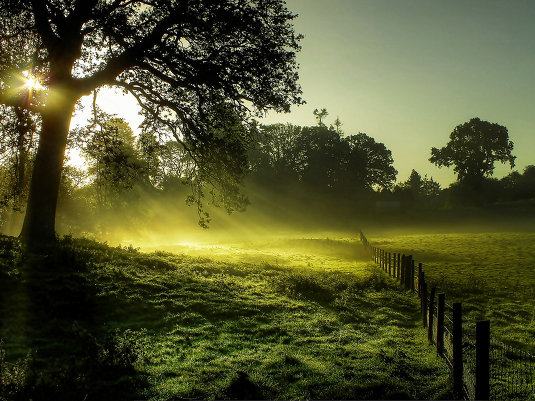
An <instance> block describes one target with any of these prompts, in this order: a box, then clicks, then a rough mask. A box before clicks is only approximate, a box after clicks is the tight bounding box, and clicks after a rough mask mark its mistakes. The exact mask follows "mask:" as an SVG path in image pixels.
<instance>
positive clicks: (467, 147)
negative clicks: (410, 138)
mask: <svg viewBox="0 0 535 401" xmlns="http://www.w3.org/2000/svg"><path fill="white" fill-rule="evenodd" d="M512 150H513V142H512V141H510V140H509V134H508V131H507V128H506V127H504V126H502V125H499V124H496V123H489V122H487V121H481V120H480V119H479V118H472V119H471V120H470V121H468V122H466V123H464V124H461V125H458V126H457V127H455V129H454V130H453V132H452V133H451V134H450V141H449V142H448V144H447V145H446V146H445V147H443V148H441V149H437V148H432V149H431V158H430V159H429V161H430V162H431V163H434V164H435V165H437V166H438V167H442V166H445V167H450V166H454V168H453V169H454V171H455V173H456V174H457V179H458V181H459V182H461V183H463V184H466V185H469V186H472V187H477V186H478V185H479V184H481V182H482V181H483V179H484V177H486V176H487V177H488V176H491V175H492V174H493V172H494V163H495V162H497V161H499V162H501V163H507V162H508V163H509V165H510V166H511V168H512V167H514V165H515V156H513V155H512V154H511V152H512Z"/></svg>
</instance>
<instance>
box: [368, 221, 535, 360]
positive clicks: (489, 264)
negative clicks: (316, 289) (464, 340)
mask: <svg viewBox="0 0 535 401" xmlns="http://www.w3.org/2000/svg"><path fill="white" fill-rule="evenodd" d="M368 240H369V241H370V242H371V243H372V244H373V245H374V246H378V247H380V248H382V249H385V250H386V251H389V252H399V253H402V254H407V255H408V254H411V255H413V257H414V259H415V260H416V262H421V263H422V264H423V270H424V271H425V274H426V279H427V281H428V282H429V283H430V284H429V286H430V287H431V286H434V285H436V286H437V291H438V292H444V293H446V298H447V302H449V303H452V302H462V304H463V316H464V320H465V322H466V328H467V329H470V328H473V323H474V322H475V321H476V320H490V321H491V333H492V335H493V336H495V337H496V338H497V339H499V340H501V341H503V342H505V343H507V344H510V345H513V346H516V347H518V348H521V349H523V350H526V351H528V352H531V353H532V354H535V343H534V342H533V338H534V336H535V318H534V311H535V233H532V232H511V231H505V232H477V231H473V230H466V231H464V232H460V233H459V232H457V233H455V232H449V233H436V232H435V233H423V234H407V233H406V232H405V233H402V232H399V231H398V232H396V233H392V232H376V233H374V234H373V235H371V236H369V237H368Z"/></svg>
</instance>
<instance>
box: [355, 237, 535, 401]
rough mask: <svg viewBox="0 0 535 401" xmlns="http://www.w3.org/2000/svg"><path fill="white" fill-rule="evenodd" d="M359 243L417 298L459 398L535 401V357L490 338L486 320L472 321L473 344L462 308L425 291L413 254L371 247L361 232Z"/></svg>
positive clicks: (423, 276)
mask: <svg viewBox="0 0 535 401" xmlns="http://www.w3.org/2000/svg"><path fill="white" fill-rule="evenodd" d="M360 240H361V242H362V244H363V245H364V248H365V250H366V251H367V253H368V255H369V257H370V259H372V260H373V261H374V262H375V263H376V264H378V265H379V267H381V269H382V270H383V271H384V272H385V273H386V274H388V275H389V276H390V277H392V278H393V279H395V280H397V281H399V283H400V285H402V286H403V287H404V288H405V289H406V290H408V291H411V292H412V293H414V294H416V295H418V297H419V298H420V308H421V312H422V325H423V327H424V328H426V329H427V331H428V339H429V342H430V343H431V344H433V345H435V346H436V349H437V354H438V355H440V356H442V357H443V358H444V359H445V360H446V363H447V365H448V367H449V368H450V370H451V371H452V376H453V391H454V396H455V397H456V398H457V399H467V400H518V401H521V400H530V401H535V381H534V379H535V356H533V355H531V354H530V353H528V352H526V351H523V350H520V349H517V348H514V347H511V346H510V345H507V344H505V343H503V342H501V341H499V340H497V339H496V338H495V337H494V336H491V334H490V321H488V320H485V321H478V322H475V339H474V338H473V333H472V330H470V334H467V333H466V331H465V330H463V319H462V305H461V303H454V304H453V305H451V304H449V303H447V302H446V301H445V299H446V296H445V294H444V293H440V294H437V288H436V287H433V288H428V286H427V282H426V278H425V271H424V270H423V267H422V263H418V265H417V267H416V263H415V261H414V259H413V257H412V255H402V254H400V253H391V252H387V251H386V250H384V249H380V248H378V247H375V246H373V245H371V244H370V242H369V241H368V240H367V238H366V237H365V236H364V234H363V233H362V232H360ZM435 295H437V297H436V298H437V299H436V300H435ZM435 301H436V302H435ZM450 316H451V317H450ZM464 323H465V326H467V324H466V322H464ZM473 327H474V325H471V327H470V328H471V329H472V328H473Z"/></svg>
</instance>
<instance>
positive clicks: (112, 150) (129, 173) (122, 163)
mask: <svg viewBox="0 0 535 401" xmlns="http://www.w3.org/2000/svg"><path fill="white" fill-rule="evenodd" d="M90 122H91V124H90V125H88V126H86V127H82V128H80V129H78V130H76V132H75V133H73V134H72V135H71V137H73V138H76V142H77V145H76V146H77V147H80V148H81V150H82V154H83V155H84V156H85V157H86V160H87V162H88V165H89V168H88V175H89V178H90V179H91V181H92V183H93V185H94V186H95V188H96V195H97V200H98V203H99V204H100V205H101V206H104V205H109V204H110V202H112V200H113V199H116V198H117V197H118V195H120V194H121V193H122V192H124V191H126V190H128V189H132V188H133V187H134V185H136V183H141V182H142V181H143V180H146V177H147V165H146V163H145V162H144V161H143V160H142V159H141V157H140V155H139V152H138V151H137V150H136V149H135V147H134V142H135V138H134V133H133V131H132V129H131V128H130V126H129V125H128V123H127V122H126V121H124V120H123V119H122V118H117V117H114V116H111V115H109V114H107V113H104V112H103V111H101V110H99V109H97V110H95V114H94V117H93V119H92V120H91V121H90Z"/></svg>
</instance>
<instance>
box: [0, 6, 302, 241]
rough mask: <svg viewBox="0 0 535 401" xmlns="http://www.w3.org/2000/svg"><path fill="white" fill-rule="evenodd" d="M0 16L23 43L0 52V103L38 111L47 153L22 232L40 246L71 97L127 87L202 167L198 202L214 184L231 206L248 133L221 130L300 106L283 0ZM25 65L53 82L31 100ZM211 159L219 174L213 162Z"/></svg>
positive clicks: (14, 9)
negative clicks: (108, 88)
mask: <svg viewBox="0 0 535 401" xmlns="http://www.w3.org/2000/svg"><path fill="white" fill-rule="evenodd" d="M0 17H1V21H2V22H1V25H0V38H1V39H2V40H1V41H0V42H2V46H4V44H6V45H5V46H6V47H9V46H10V45H13V47H14V48H16V46H18V47H24V46H26V48H25V49H24V50H25V51H21V52H20V53H19V55H17V52H6V53H5V56H4V53H2V54H3V56H2V59H1V60H0V64H1V65H0V72H2V74H0V103H2V104H5V105H8V106H10V107H25V108H27V109H31V110H32V111H34V112H37V113H40V115H41V117H42V119H43V129H42V132H41V137H40V138H41V141H43V138H46V140H45V141H46V142H45V143H46V148H47V150H46V151H45V150H43V151H42V152H41V153H39V151H41V147H40V148H39V151H38V154H37V158H36V164H35V166H34V174H33V175H32V185H31V188H33V189H31V190H30V197H29V203H28V205H29V207H28V209H27V210H28V213H27V217H26V219H25V224H24V229H23V233H24V237H25V238H28V239H30V238H33V239H34V240H36V241H37V242H39V241H45V242H46V241H52V240H53V238H54V220H55V210H56V202H57V193H58V188H59V182H60V180H61V171H62V156H63V152H64V149H65V143H66V141H67V136H68V132H67V127H68V125H69V120H70V116H71V113H72V110H73V109H74V104H75V102H76V100H77V99H79V98H80V97H81V96H83V95H87V94H89V93H91V91H93V90H95V89H96V88H99V87H102V86H105V85H109V86H115V87H118V88H122V89H123V90H125V91H127V92H130V93H131V94H132V95H133V96H134V97H135V98H136V99H137V100H138V103H139V104H140V106H141V107H142V109H143V111H144V113H145V118H146V124H147V126H151V127H152V128H153V129H155V130H156V131H157V132H158V135H161V136H167V137H168V138H167V139H166V141H168V140H169V137H171V138H173V140H175V141H176V142H178V143H180V144H181V145H182V147H183V148H184V150H185V152H187V153H188V154H189V156H190V157H191V158H192V160H193V161H194V162H195V163H196V170H195V180H191V182H193V183H194V186H193V187H194V195H193V202H194V203H196V204H197V205H199V206H200V205H201V201H202V198H203V197H204V194H205V192H206V191H207V189H206V186H208V187H210V188H212V189H216V190H220V194H219V195H215V194H212V191H211V190H210V189H209V190H208V191H209V192H210V195H212V198H213V199H217V201H221V202H223V203H225V205H226V207H227V209H229V210H231V209H232V208H240V207H241V204H242V203H243V197H242V196H240V195H236V193H235V191H236V189H237V183H238V182H239V180H240V179H241V176H240V174H241V172H242V166H243V164H244V163H243V162H242V161H240V160H239V158H240V157H242V156H243V151H242V147H243V146H242V145H243V140H244V137H243V136H241V135H240V133H242V132H243V130H226V129H227V128H228V127H223V126H224V125H225V124H228V123H229V121H230V123H231V124H232V126H236V122H240V123H242V122H243V121H245V120H247V119H248V118H249V117H250V116H251V114H262V113H263V112H265V111H266V110H269V109H273V110H276V111H288V110H289V107H290V105H292V104H299V103H302V100H301V98H300V94H301V90H300V88H299V86H298V85H297V79H298V75H297V64H296V62H295V53H296V52H297V51H298V50H299V40H300V38H301V37H300V35H296V34H295V33H294V30H293V26H292V20H293V19H294V18H295V15H293V14H292V13H290V12H289V11H288V10H287V9H286V7H285V4H284V2H283V1H282V0H253V1H249V0H239V1H235V0H224V1H212V0H201V1H195V2H191V1H186V0H184V1H174V0H155V1H151V2H146V1H142V0H117V1H112V2H110V1H105V0H87V1H86V0H84V1H82V0H77V1H67V0H62V1H52V0H46V1H41V0H39V1H38V0H34V1H30V2H23V1H11V0H5V1H1V2H0ZM26 39H28V40H26ZM19 50H20V49H19ZM24 69H30V70H31V73H32V74H33V75H35V76H37V77H38V79H39V81H40V82H41V84H42V85H43V86H44V87H45V88H46V90H43V91H40V93H38V95H39V96H36V97H35V98H33V97H32V98H31V99H30V98H28V95H29V93H28V91H27V90H25V89H24V85H21V82H23V80H22V78H21V74H22V71H23V70H24ZM229 115H233V116H234V117H233V118H232V119H230V120H229V118H228V117H229ZM223 128H225V132H226V133H228V135H227V134H225V135H221V132H222V129H223ZM236 134H237V136H238V137H237V138H234V137H233V135H236ZM231 159H236V160H232V161H231ZM215 160H217V161H218V163H219V164H218V165H217V166H216V167H219V168H220V169H219V170H218V169H216V170H214V169H213V167H214V166H213V165H210V164H212V163H213V162H214V161H215ZM220 161H221V162H220ZM204 163H207V164H209V165H205V164H204ZM240 163H241V164H240ZM214 177H216V179H214ZM205 180H207V181H208V183H207V182H206V181H205ZM38 193H44V194H45V196H44V197H42V198H40V199H37V197H38ZM233 202H235V203H237V205H231V203H233ZM200 211H201V212H202V208H201V209H200ZM202 213H203V216H204V212H202ZM201 221H202V219H201Z"/></svg>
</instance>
